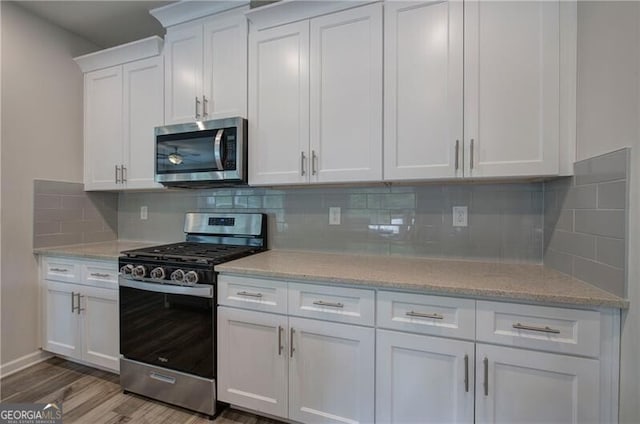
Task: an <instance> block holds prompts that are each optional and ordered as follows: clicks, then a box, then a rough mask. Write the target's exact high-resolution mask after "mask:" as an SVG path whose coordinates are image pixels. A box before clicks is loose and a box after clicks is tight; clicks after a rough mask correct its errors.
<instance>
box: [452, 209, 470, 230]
mask: <svg viewBox="0 0 640 424" xmlns="http://www.w3.org/2000/svg"><path fill="white" fill-rule="evenodd" d="M467 223H468V221H467V207H466V206H454V207H453V226H454V227H466V226H467Z"/></svg>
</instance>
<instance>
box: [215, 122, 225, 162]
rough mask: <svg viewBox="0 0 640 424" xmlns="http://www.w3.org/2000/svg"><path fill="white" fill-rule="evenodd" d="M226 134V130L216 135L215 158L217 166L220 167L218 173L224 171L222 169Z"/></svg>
mask: <svg viewBox="0 0 640 424" xmlns="http://www.w3.org/2000/svg"><path fill="white" fill-rule="evenodd" d="M223 133H224V129H221V130H218V132H217V133H216V138H215V141H214V143H213V144H214V146H213V156H214V158H215V159H216V166H217V167H218V171H223V170H224V169H223V168H222V146H221V143H222V134H223Z"/></svg>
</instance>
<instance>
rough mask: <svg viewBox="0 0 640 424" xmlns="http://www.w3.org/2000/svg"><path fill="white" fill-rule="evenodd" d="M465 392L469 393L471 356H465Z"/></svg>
mask: <svg viewBox="0 0 640 424" xmlns="http://www.w3.org/2000/svg"><path fill="white" fill-rule="evenodd" d="M464 391H465V392H467V393H469V355H464Z"/></svg>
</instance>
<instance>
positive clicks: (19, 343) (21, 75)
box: [0, 1, 97, 366]
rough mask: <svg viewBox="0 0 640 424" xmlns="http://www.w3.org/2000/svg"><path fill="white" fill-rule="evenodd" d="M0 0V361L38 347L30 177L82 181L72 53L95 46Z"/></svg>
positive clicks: (78, 88) (78, 92) (78, 90)
mask: <svg viewBox="0 0 640 424" xmlns="http://www.w3.org/2000/svg"><path fill="white" fill-rule="evenodd" d="M0 5H1V6H0V7H2V15H1V17H2V23H1V28H2V45H1V53H2V74H1V77H2V93H1V96H2V97H1V102H2V105H3V107H2V115H1V119H2V129H1V132H2V146H1V148H2V155H1V161H2V164H1V166H0V168H1V176H0V181H1V186H2V191H1V193H2V194H1V200H0V202H1V203H2V205H3V208H2V217H1V226H2V233H1V247H0V249H1V252H2V259H1V261H2V269H1V281H2V287H1V293H2V294H1V297H0V299H1V302H2V304H1V311H0V312H1V326H2V328H1V330H0V333H1V338H2V344H1V349H0V363H1V364H2V365H3V366H4V365H6V364H7V363H9V362H12V361H15V360H17V359H19V358H22V357H24V356H26V355H29V354H32V353H34V352H35V351H37V349H38V347H39V346H40V341H39V337H38V317H39V304H38V301H39V294H38V283H37V279H38V272H37V266H36V258H35V257H34V255H33V254H32V234H33V232H32V230H33V228H32V227H33V180H34V179H35V178H39V179H54V180H62V181H77V182H81V181H82V89H83V88H82V74H81V72H80V69H79V68H78V66H77V65H76V64H75V62H73V60H72V58H73V57H74V56H77V55H80V54H84V53H87V52H89V51H94V50H97V48H96V47H95V46H94V45H92V44H90V43H89V42H87V41H85V40H83V39H80V38H79V37H77V36H75V35H72V34H70V33H68V32H66V31H64V30H62V29H60V28H58V27H56V26H53V25H51V24H49V23H47V22H45V21H44V20H42V19H40V18H37V17H35V16H34V15H32V14H30V13H29V12H26V11H25V10H24V9H22V8H20V7H19V6H17V5H15V4H14V3H13V2H5V1H3V2H0Z"/></svg>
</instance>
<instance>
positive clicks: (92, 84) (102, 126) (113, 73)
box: [84, 66, 123, 190]
mask: <svg viewBox="0 0 640 424" xmlns="http://www.w3.org/2000/svg"><path fill="white" fill-rule="evenodd" d="M122 119H123V117H122V67H121V66H114V67H111V68H107V69H101V70H98V71H93V72H89V73H87V74H85V76H84V183H85V190H117V189H119V188H120V184H119V181H120V177H121V176H120V173H121V168H120V167H121V166H122Z"/></svg>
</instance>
